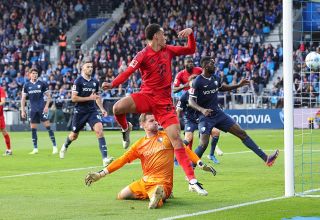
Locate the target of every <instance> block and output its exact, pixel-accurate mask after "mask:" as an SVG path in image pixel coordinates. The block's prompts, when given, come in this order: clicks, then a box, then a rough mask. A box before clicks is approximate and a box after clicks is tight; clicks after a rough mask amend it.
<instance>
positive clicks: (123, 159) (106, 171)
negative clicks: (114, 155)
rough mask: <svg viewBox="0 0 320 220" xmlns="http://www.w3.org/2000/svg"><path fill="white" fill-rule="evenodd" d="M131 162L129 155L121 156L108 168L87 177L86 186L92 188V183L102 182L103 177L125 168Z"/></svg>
mask: <svg viewBox="0 0 320 220" xmlns="http://www.w3.org/2000/svg"><path fill="white" fill-rule="evenodd" d="M129 162H130V160H129V159H128V156H127V154H125V155H123V156H121V157H120V158H118V159H116V160H115V161H113V162H112V163H110V164H109V165H108V166H107V167H106V168H104V169H103V170H100V171H98V172H90V173H88V175H87V176H86V177H85V180H84V181H85V184H86V185H87V186H90V185H91V184H92V183H94V182H97V181H98V180H100V179H101V178H102V177H105V176H106V175H107V174H110V173H112V172H114V171H116V170H118V169H120V168H121V167H123V166H124V165H125V164H126V163H129Z"/></svg>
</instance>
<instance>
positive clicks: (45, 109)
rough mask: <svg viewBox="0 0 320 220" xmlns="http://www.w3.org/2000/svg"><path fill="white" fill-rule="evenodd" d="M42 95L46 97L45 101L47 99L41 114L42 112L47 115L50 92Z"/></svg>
mask: <svg viewBox="0 0 320 220" xmlns="http://www.w3.org/2000/svg"><path fill="white" fill-rule="evenodd" d="M44 95H45V96H46V97H47V98H46V99H47V102H46V105H45V106H44V109H43V112H44V113H48V111H49V104H50V102H51V95H50V92H49V91H47V92H45V93H44Z"/></svg>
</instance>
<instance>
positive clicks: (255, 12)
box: [93, 0, 282, 97]
mask: <svg viewBox="0 0 320 220" xmlns="http://www.w3.org/2000/svg"><path fill="white" fill-rule="evenodd" d="M182 6H183V7H182ZM281 10H282V6H281V1H280V0H272V1H256V0H239V1H222V0H204V1H197V0H185V1H168V0H161V1H142V0H136V1H128V0H127V1H125V13H126V16H125V17H124V18H123V19H122V20H121V21H120V22H119V23H118V24H116V25H115V27H114V28H113V30H112V32H111V34H110V35H108V36H106V37H105V38H104V39H102V40H100V41H99V42H98V43H97V46H96V49H95V51H94V53H93V57H94V60H95V66H96V70H97V72H98V76H99V78H100V79H101V80H106V81H111V80H112V79H113V78H114V77H116V76H117V75H118V74H119V73H121V72H122V71H123V69H124V67H126V66H127V65H128V64H129V63H130V61H131V60H132V58H133V57H132V56H133V55H134V54H136V53H137V52H138V51H139V50H141V49H142V48H143V47H145V46H146V42H145V36H144V29H145V27H146V25H147V24H149V23H159V24H160V25H162V26H163V28H164V30H165V32H166V36H167V43H168V44H174V45H182V44H184V43H185V40H181V39H178V38H177V32H179V31H180V30H182V29H184V28H187V27H191V28H193V30H194V33H195V37H196V41H197V52H196V53H195V54H194V55H193V58H194V61H195V65H196V66H199V61H200V59H201V56H204V55H210V56H213V57H215V59H216V67H217V68H216V71H217V74H220V76H221V77H222V78H223V80H224V82H225V83H228V84H234V83H237V82H239V80H240V79H241V78H242V77H247V78H249V79H252V82H253V83H252V84H253V86H252V90H253V92H256V93H258V94H260V93H261V92H262V89H263V88H264V87H265V86H266V84H267V83H268V81H269V79H270V78H271V77H272V76H273V74H274V72H275V71H276V69H277V68H278V66H279V64H280V62H281V61H282V48H281V47H280V46H278V47H277V48H274V47H273V46H272V45H271V44H268V45H263V44H262V42H263V40H264V38H265V36H266V35H268V34H269V33H270V31H271V30H272V29H273V27H274V26H275V24H276V23H278V22H279V21H280V19H281ZM183 58H184V57H176V58H175V59H174V61H173V65H172V70H173V74H174V76H175V74H177V73H178V72H179V71H180V70H182V69H183V68H184V66H183ZM105 73H107V74H105ZM256 76H259V77H258V79H257V77H256ZM256 79H257V80H256ZM140 85H141V79H140V76H139V73H138V72H136V73H134V74H133V75H132V77H131V78H130V80H129V81H127V82H126V83H125V84H123V85H121V86H120V87H119V88H118V89H115V90H113V91H110V92H107V93H106V94H105V97H114V96H123V95H124V94H125V93H131V92H132V91H134V90H137V89H138V88H139V87H140ZM250 89H251V88H250ZM239 92H246V91H239Z"/></svg>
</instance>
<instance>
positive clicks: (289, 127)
mask: <svg viewBox="0 0 320 220" xmlns="http://www.w3.org/2000/svg"><path fill="white" fill-rule="evenodd" d="M282 5H283V38H282V39H283V86H284V170H285V196H286V197H291V196H294V194H295V192H294V140H293V137H294V135H293V132H294V131H293V28H292V27H293V19H292V15H293V14H292V10H293V9H292V0H282Z"/></svg>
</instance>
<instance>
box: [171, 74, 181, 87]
mask: <svg viewBox="0 0 320 220" xmlns="http://www.w3.org/2000/svg"><path fill="white" fill-rule="evenodd" d="M181 75H182V72H181V71H180V72H179V73H178V74H177V75H176V78H175V79H174V82H173V86H174V87H178V86H180V83H181Z"/></svg>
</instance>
